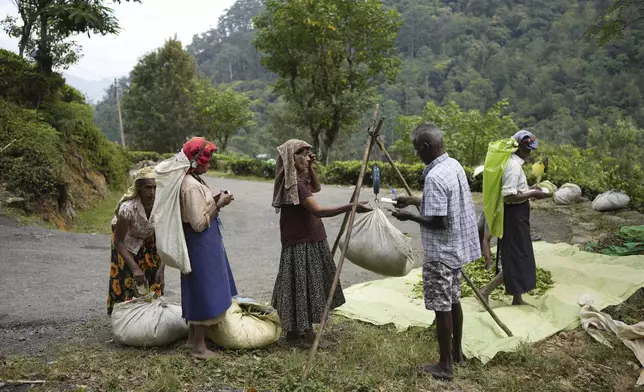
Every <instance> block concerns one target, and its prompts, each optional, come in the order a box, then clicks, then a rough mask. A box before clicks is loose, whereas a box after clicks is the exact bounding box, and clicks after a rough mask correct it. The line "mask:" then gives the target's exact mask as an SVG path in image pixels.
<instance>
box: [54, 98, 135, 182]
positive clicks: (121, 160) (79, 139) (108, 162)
mask: <svg viewBox="0 0 644 392" xmlns="http://www.w3.org/2000/svg"><path fill="white" fill-rule="evenodd" d="M46 110H47V113H48V115H47V117H48V118H49V119H48V120H49V122H50V124H51V125H52V126H53V127H54V128H55V129H56V130H57V131H58V132H59V134H60V136H61V138H62V141H63V142H64V143H65V145H67V149H68V151H69V153H70V154H72V151H77V153H73V154H77V155H78V156H80V157H81V158H82V162H83V164H82V165H83V167H85V168H86V169H92V170H95V171H97V172H99V173H102V174H103V175H104V176H105V180H106V182H107V184H108V185H109V186H110V187H111V188H119V187H121V186H123V185H125V183H126V182H127V170H128V168H129V160H128V159H127V156H126V154H125V151H124V150H123V149H122V148H121V147H120V146H118V145H116V144H114V143H112V142H110V141H109V140H107V138H106V137H105V135H104V134H103V133H101V131H100V130H99V129H98V128H97V127H96V125H94V121H93V111H92V107H91V106H89V105H86V104H81V103H74V102H72V103H67V102H63V101H54V102H52V103H51V104H48V105H47V106H46ZM78 156H76V159H78Z"/></svg>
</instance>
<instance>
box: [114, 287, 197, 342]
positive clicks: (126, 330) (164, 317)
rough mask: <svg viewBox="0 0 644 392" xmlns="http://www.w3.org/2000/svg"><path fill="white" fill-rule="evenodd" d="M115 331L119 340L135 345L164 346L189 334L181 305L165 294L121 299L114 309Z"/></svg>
mask: <svg viewBox="0 0 644 392" xmlns="http://www.w3.org/2000/svg"><path fill="white" fill-rule="evenodd" d="M111 321H112V333H113V335H114V340H115V341H116V342H118V343H121V344H125V345H127V346H134V347H160V346H165V345H168V344H170V343H173V342H175V341H177V340H179V339H183V338H185V337H187V336H188V326H187V325H186V322H185V321H184V320H183V318H182V315H181V306H180V305H174V304H170V303H168V302H166V300H165V299H164V298H163V297H160V298H157V299H151V298H150V297H139V298H135V299H133V300H131V301H126V302H120V303H117V304H115V305H114V309H113V310H112V320H111Z"/></svg>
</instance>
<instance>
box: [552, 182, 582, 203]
mask: <svg viewBox="0 0 644 392" xmlns="http://www.w3.org/2000/svg"><path fill="white" fill-rule="evenodd" d="M553 198H554V200H555V204H559V205H571V204H575V203H577V202H579V200H580V199H581V188H580V187H579V186H578V185H576V184H563V185H562V186H561V188H559V189H558V190H557V191H556V192H555V194H554V196H553Z"/></svg>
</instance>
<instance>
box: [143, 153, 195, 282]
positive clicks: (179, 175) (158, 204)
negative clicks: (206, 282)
mask: <svg viewBox="0 0 644 392" xmlns="http://www.w3.org/2000/svg"><path fill="white" fill-rule="evenodd" d="M189 168H190V160H189V159H188V157H187V156H186V154H184V153H183V151H180V152H179V153H178V154H176V155H175V156H174V157H172V158H169V159H166V160H165V161H162V162H160V163H159V164H157V165H156V168H155V169H154V170H155V172H156V174H157V178H156V183H157V192H156V197H155V198H154V207H152V214H151V215H152V219H153V220H154V231H155V233H156V244H157V251H158V252H159V256H160V257H161V260H163V263H164V264H165V265H167V266H169V267H173V268H177V269H179V270H180V271H181V272H182V273H184V274H189V273H190V272H191V271H192V269H191V268H190V257H189V256H188V247H187V246H186V239H185V236H184V234H183V223H182V222H181V204H180V197H181V183H182V182H183V179H184V177H185V176H186V173H187V171H188V169H189Z"/></svg>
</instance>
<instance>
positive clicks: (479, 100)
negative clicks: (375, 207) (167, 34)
mask: <svg viewBox="0 0 644 392" xmlns="http://www.w3.org/2000/svg"><path fill="white" fill-rule="evenodd" d="M383 3H384V4H385V6H386V7H388V8H392V9H395V10H397V11H398V12H399V14H400V16H401V19H402V20H403V22H404V23H403V25H402V27H401V30H400V34H399V35H398V38H397V49H398V52H399V56H400V57H402V58H403V64H402V70H401V72H400V74H399V76H398V78H397V79H396V81H395V82H394V83H385V81H384V80H383V78H376V80H375V81H374V83H375V85H376V86H377V87H376V89H377V93H378V95H377V98H376V99H377V101H378V102H379V103H380V107H381V112H382V114H383V115H384V116H386V117H387V121H386V122H385V126H384V128H383V132H382V134H383V135H386V137H387V139H386V143H387V146H388V147H391V146H392V144H393V143H394V142H395V138H392V137H391V136H393V135H392V131H393V129H394V127H395V126H396V124H395V121H396V119H397V118H398V117H399V116H401V115H402V116H411V115H420V114H421V113H422V111H423V108H424V107H425V105H426V103H427V102H429V101H432V102H435V103H436V105H437V106H445V105H448V104H449V102H450V101H454V102H456V104H458V105H459V106H460V107H461V108H463V110H464V111H468V110H472V109H475V110H479V111H481V112H485V111H486V110H487V109H488V108H490V107H492V106H494V105H495V104H496V103H498V102H499V100H501V99H508V100H509V102H510V104H509V107H508V108H507V113H510V114H511V116H512V118H513V119H514V121H515V123H516V124H517V125H519V126H520V127H522V128H526V127H527V128H529V129H531V130H532V131H533V132H534V133H535V134H537V136H538V137H539V138H540V139H541V140H543V141H549V142H552V143H556V144H560V143H563V144H574V145H577V146H582V147H583V146H585V144H586V139H587V137H588V130H589V128H592V126H593V124H594V123H595V122H597V123H599V124H608V125H609V126H614V125H615V124H616V121H617V120H618V119H620V118H626V116H630V117H631V118H632V120H633V122H634V124H635V126H636V127H638V128H644V88H642V83H643V81H644V72H643V71H642V67H641V59H642V58H643V57H642V56H643V54H642V50H641V47H642V45H641V42H642V40H643V39H644V29H643V28H642V25H641V24H636V23H634V24H632V25H631V26H629V27H628V28H627V29H625V30H624V35H623V38H619V39H617V40H615V41H614V42H613V43H612V44H611V45H609V46H606V47H601V48H597V47H596V45H595V44H594V43H592V42H587V41H586V40H584V39H582V35H583V33H584V31H586V29H587V28H588V26H589V23H591V22H592V21H593V20H594V19H595V18H596V17H597V16H598V15H603V14H604V10H605V9H606V7H608V6H609V5H610V3H611V2H609V3H601V2H599V3H597V2H588V1H582V2H567V1H563V0H539V1H537V0H528V1H522V2H518V1H514V2H505V3H504V2H498V1H490V2H485V3H484V2H481V1H480V0H459V1H456V2H447V3H446V2H439V1H434V0H430V1H426V0H404V1H403V0H384V1H383ZM262 9H263V7H262V5H261V2H260V1H259V0H237V1H236V2H235V5H234V6H233V7H231V9H230V10H228V11H227V12H226V13H225V14H224V15H223V16H222V18H221V19H220V21H219V24H218V26H217V28H214V29H212V30H210V31H208V32H207V33H204V34H202V35H199V36H196V37H195V38H194V40H193V43H192V44H191V45H190V52H191V53H193V54H194V56H195V57H196V59H197V65H198V67H199V70H200V71H202V72H203V73H204V74H206V75H207V76H208V77H209V78H210V79H211V80H213V81H214V82H215V83H224V82H225V83H234V87H233V88H235V89H236V90H237V91H244V92H245V93H247V94H249V97H250V94H252V97H251V100H252V102H253V104H252V110H253V111H254V112H255V121H256V122H257V126H255V127H249V129H247V130H244V131H243V132H240V135H243V138H244V139H243V140H242V139H240V138H233V139H232V140H231V145H230V148H231V150H233V151H242V152H244V153H246V154H249V155H255V154H259V153H270V154H274V145H277V144H276V143H270V144H269V143H267V139H271V138H272V136H271V135H269V134H270V132H271V131H272V130H276V131H278V132H280V133H282V135H279V137H274V138H276V139H279V140H281V141H283V140H285V138H288V135H284V134H292V135H298V137H300V138H301V137H302V136H300V135H301V134H302V128H304V129H303V130H304V134H306V133H309V134H310V132H309V127H308V125H306V124H305V125H301V123H299V122H298V117H299V115H298V116H294V113H295V111H294V110H293V109H292V108H290V107H286V108H285V110H281V109H280V110H275V111H274V112H275V113H273V115H272V116H269V115H268V113H269V112H270V111H271V109H270V108H271V107H272V106H273V105H275V104H276V103H278V102H279V101H278V98H277V96H276V94H275V93H274V92H273V91H272V90H271V88H270V84H269V83H270V82H272V81H274V80H275V79H276V75H274V74H272V73H271V72H270V71H269V70H267V69H264V68H262V67H261V65H260V62H259V60H260V58H261V56H258V54H257V52H256V51H255V50H254V48H253V47H252V45H250V44H249V43H250V41H251V40H252V39H253V38H254V37H255V36H256V34H257V32H256V31H255V30H253V26H252V24H251V23H248V21H249V20H251V19H252V16H253V15H256V14H258V13H260V12H261V10H262ZM629 16H635V14H634V13H633V14H632V15H629ZM304 19H305V18H304ZM224 20H225V21H224ZM336 27H337V26H336ZM326 34H327V32H326V31H325V34H324V35H321V36H322V37H326ZM364 36H368V35H367V34H364ZM292 39H295V38H292ZM285 42H286V41H285ZM289 48H290V45H284V46H283V49H284V50H285V51H286V50H288V49H289ZM296 87H298V86H296ZM304 87H307V86H302V88H304ZM298 88H299V87H298ZM279 106H284V104H283V103H279ZM370 111H371V110H370V108H369V109H367V110H366V117H367V118H369V117H370V114H371V113H370ZM275 115H279V116H278V118H275V117H276V116H275ZM274 123H278V124H279V126H275V127H273V126H272V125H273V124H274ZM358 129H361V130H362V129H364V126H359V127H358ZM353 130H354V128H353V127H349V128H342V132H340V136H339V138H338V140H337V142H336V143H334V148H333V150H332V151H331V153H330V156H331V158H332V159H340V160H345V159H360V154H361V152H360V150H361V146H362V145H363V144H364V135H363V134H359V133H357V134H355V137H354V136H353V135H351V134H350V133H351V131H353ZM306 138H307V139H308V140H309V142H311V143H313V140H312V139H313V138H312V137H310V136H307V137H306ZM392 139H394V140H392ZM466 161H469V159H467V160H466Z"/></svg>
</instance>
